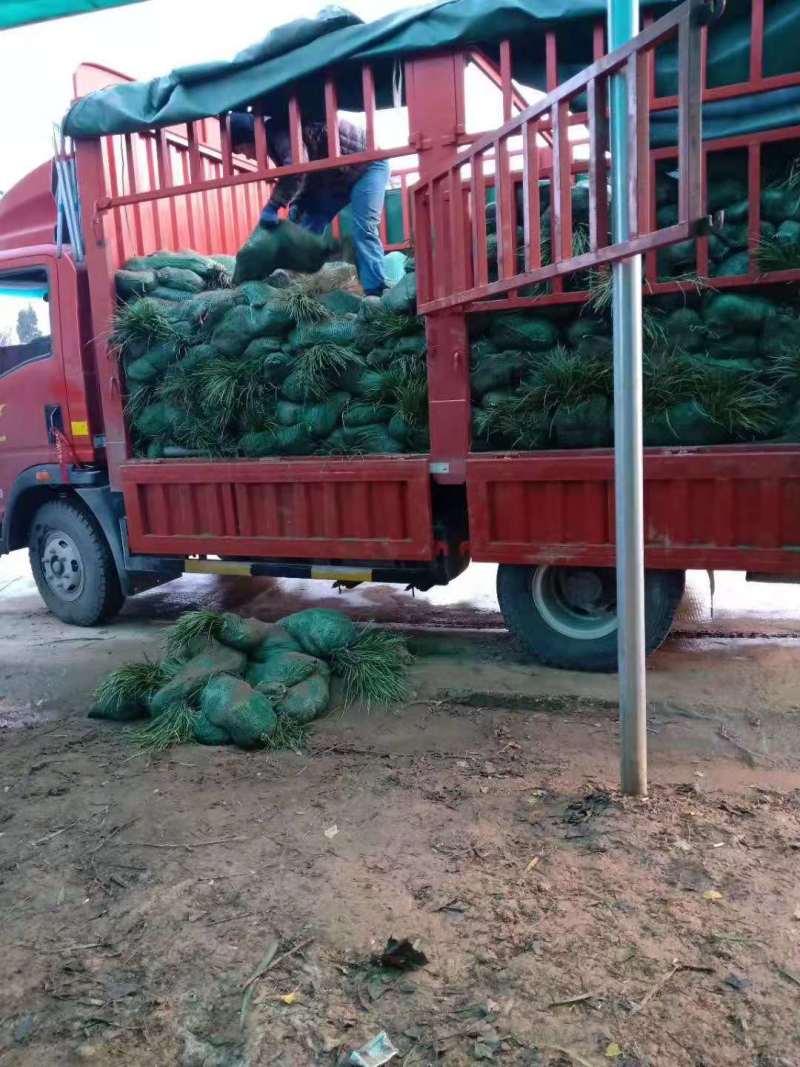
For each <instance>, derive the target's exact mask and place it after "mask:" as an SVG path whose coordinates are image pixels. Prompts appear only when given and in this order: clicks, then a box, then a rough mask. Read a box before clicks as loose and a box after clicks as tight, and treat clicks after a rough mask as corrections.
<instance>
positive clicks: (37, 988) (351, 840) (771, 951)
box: [0, 561, 800, 1067]
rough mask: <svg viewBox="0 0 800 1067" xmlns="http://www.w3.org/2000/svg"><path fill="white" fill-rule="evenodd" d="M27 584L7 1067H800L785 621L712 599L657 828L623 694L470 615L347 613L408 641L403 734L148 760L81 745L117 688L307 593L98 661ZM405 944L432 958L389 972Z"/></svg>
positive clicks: (381, 713)
mask: <svg viewBox="0 0 800 1067" xmlns="http://www.w3.org/2000/svg"><path fill="white" fill-rule="evenodd" d="M5 566H6V571H5V572H3V571H2V570H0V594H2V596H0V745H1V746H2V748H1V749H0V953H2V956H1V957H0V958H2V964H0V975H2V982H1V983H0V1065H2V1067H11V1065H14V1067H17V1065H24V1067H31V1065H36V1067H40V1065H41V1067H49V1065H51V1064H52V1065H68V1064H73V1063H75V1064H82V1063H84V1062H86V1063H95V1064H103V1065H104V1064H112V1063H125V1064H128V1065H132V1067H138V1065H142V1067H144V1065H147V1067H152V1065H172V1064H175V1065H180V1067H261V1065H268V1064H281V1065H286V1067H316V1065H326V1067H333V1065H335V1064H344V1063H345V1062H346V1061H347V1058H348V1055H349V1053H350V1051H351V1050H353V1049H355V1048H358V1047H359V1046H361V1045H363V1044H364V1043H365V1042H366V1041H368V1040H369V1039H370V1038H372V1037H374V1036H375V1035H376V1034H378V1033H379V1032H380V1031H386V1032H387V1034H388V1035H389V1037H390V1038H391V1040H392V1041H393V1043H394V1045H395V1046H396V1047H397V1048H398V1050H399V1055H398V1056H397V1057H396V1058H395V1059H393V1060H392V1061H391V1062H392V1064H394V1063H397V1064H398V1065H399V1064H406V1065H409V1067H410V1065H415V1067H422V1065H427V1064H437V1065H438V1064H445V1065H448V1067H449V1065H452V1067H459V1065H462V1064H463V1065H466V1064H473V1063H477V1062H483V1061H485V1062H497V1063H500V1064H514V1065H521V1067H539V1065H541V1067H586V1065H589V1067H601V1065H603V1064H606V1065H608V1064H616V1065H617V1067H634V1065H637V1067H644V1065H652V1067H797V1065H798V1064H800V1010H798V1009H800V879H798V869H800V718H799V714H798V706H800V700H798V697H797V669H798V639H797V637H796V636H794V628H795V622H794V619H793V618H792V616H791V611H788V610H787V611H786V612H784V614H783V615H782V614H781V612H780V611H779V612H777V613H775V612H773V613H772V614H769V612H766V609H765V612H766V614H763V613H762V616H760V617H758V618H756V617H755V616H753V615H748V614H747V612H746V611H743V610H741V609H740V610H738V612H734V611H730V612H728V614H727V615H726V614H725V612H724V611H723V613H722V616H721V617H720V616H718V617H717V619H716V620H711V619H709V618H708V617H707V613H706V614H705V615H704V611H705V609H704V608H703V607H702V604H701V605H700V607H698V602H697V601H695V602H694V605H692V603H691V602H690V603H689V604H688V607H687V612H686V615H685V617H684V619H683V621H682V623H681V625H680V626H679V628H678V634H677V636H676V637H674V638H673V639H672V640H671V641H670V642H668V644H667V645H666V646H665V647H664V649H662V650H661V651H660V652H659V653H658V654H657V655H656V656H654V657H653V658H652V659H651V661H650V665H649V671H648V681H649V692H650V697H651V707H650V760H651V782H652V785H651V790H650V797H649V799H648V800H647V801H637V800H630V799H623V798H621V797H620V796H619V795H618V794H617V793H616V792H615V788H616V783H617V775H618V770H617V758H618V757H617V744H618V728H617V724H616V706H615V680H614V679H613V678H609V677H604V676H592V675H572V674H568V673H563V672H555V671H549V670H546V669H543V668H538V667H535V666H533V665H531V664H529V663H526V662H525V661H524V660H523V659H522V657H521V656H520V654H519V653H518V651H517V650H516V649H515V648H514V646H513V644H512V643H511V642H510V639H509V638H508V636H507V635H506V634H505V633H503V632H502V631H501V630H500V629H499V627H500V625H501V624H500V621H499V619H498V618H497V617H496V616H495V615H493V614H492V613H491V611H488V610H485V609H484V608H479V607H476V600H475V598H474V596H472V594H470V596H467V597H466V598H465V600H464V602H463V603H459V602H456V603H455V604H451V605H449V606H447V605H444V604H440V605H439V606H436V605H435V604H434V605H431V604H427V605H426V602H425V601H424V600H422V601H418V602H417V606H416V607H414V606H412V607H411V608H410V609H409V610H408V611H407V612H406V613H405V614H400V615H398V613H397V612H396V611H394V610H393V609H392V607H391V605H392V604H394V600H393V599H392V598H391V597H390V598H388V599H386V598H385V597H384V598H381V596H380V594H379V593H377V591H376V593H375V599H374V600H373V601H372V602H370V600H369V599H368V598H366V597H363V598H362V599H361V600H360V601H359V600H357V601H355V603H353V602H351V601H348V600H345V599H343V598H340V599H338V600H337V601H336V606H340V607H342V608H344V609H347V608H348V606H350V609H351V610H352V611H353V614H354V615H356V616H359V617H367V616H369V615H375V616H378V617H382V618H384V620H386V621H389V622H395V623H397V624H400V625H403V626H404V627H405V628H406V629H407V631H408V632H409V636H410V640H411V643H412V647H413V648H414V651H415V652H416V653H417V656H418V659H417V663H416V666H415V667H414V671H413V689H414V699H413V700H412V701H410V702H409V703H408V704H407V705H406V706H403V707H396V708H392V709H389V710H386V709H384V710H374V709H373V710H372V711H367V710H366V709H362V708H353V709H350V710H349V711H348V712H347V713H346V714H341V713H338V712H334V713H333V714H331V715H330V716H328V717H327V718H325V719H324V720H321V721H320V722H319V723H317V724H316V725H315V729H314V732H313V734H312V736H311V739H310V743H309V746H308V749H307V750H306V751H305V752H302V753H299V754H298V753H277V754H265V753H255V754H253V753H251V754H248V753H242V752H237V751H231V750H225V749H213V748H201V747H199V746H184V747H181V748H179V749H177V750H174V751H172V752H171V753H167V754H164V755H161V756H157V757H149V756H143V755H141V754H140V752H139V750H138V749H137V748H136V747H135V745H134V744H133V742H132V739H131V735H130V727H125V726H117V725H112V724H104V723H97V722H93V721H90V720H87V719H86V717H85V716H86V711H87V707H88V700H89V694H90V692H91V689H92V688H93V686H94V684H95V683H96V681H97V680H98V679H99V678H100V677H101V676H102V675H103V674H104V673H105V672H106V671H107V670H109V669H111V668H112V667H114V666H116V665H117V664H118V663H120V662H122V661H123V660H125V659H127V658H130V657H131V655H133V654H136V655H139V654H141V653H142V652H152V653H155V652H156V651H157V649H158V646H159V642H160V641H161V640H162V638H163V634H164V630H165V628H166V626H167V624H168V622H169V620H170V619H171V618H174V616H175V615H176V614H177V613H178V612H179V611H180V610H183V609H184V608H186V607H187V606H193V605H194V604H197V603H206V604H207V603H220V604H221V603H224V604H226V605H229V606H234V607H238V608H239V609H240V610H243V611H244V610H246V611H252V612H253V613H255V614H258V615H260V616H261V617H263V618H270V617H277V616H279V615H280V614H282V613H283V612H285V611H286V610H290V609H292V608H294V607H295V606H297V603H295V602H293V601H292V599H291V594H288V593H287V592H286V591H285V589H284V588H283V587H282V586H281V587H280V588H279V587H277V586H276V585H275V583H272V584H270V583H267V582H264V583H248V584H247V585H245V584H243V583H237V582H235V581H234V582H231V581H219V580H216V579H213V580H208V581H206V580H205V579H203V580H198V581H197V582H194V583H188V584H179V585H175V586H171V587H165V588H164V589H162V590H157V591H154V592H153V593H151V594H148V595H147V596H146V597H144V598H142V599H141V600H140V601H138V602H133V603H131V604H130V605H129V606H128V607H127V608H126V612H125V614H124V616H123V618H122V619H121V620H120V621H119V622H117V623H115V624H113V625H109V626H107V627H103V628H98V629H97V630H94V631H81V632H76V631H75V630H70V629H69V628H67V627H64V626H62V625H61V624H59V623H58V622H56V621H55V620H53V619H52V618H51V617H50V616H48V615H47V614H46V613H45V612H44V610H43V609H42V607H41V605H40V604H39V602H38V601H37V600H36V598H35V596H34V595H33V594H32V591H31V589H30V585H29V582H28V579H27V577H26V576H25V574H24V572H23V570H21V569H19V566H18V561H17V563H15V564H7V563H6V564H5ZM14 567H17V570H19V573H17V572H16V571H15V570H14ZM5 582H10V583H11V585H10V586H8V587H5V586H4V583H5ZM4 588H5V593H4V594H3V589H4ZM304 603H308V601H307V600H306V601H304ZM425 607H427V611H423V609H424V608H425ZM418 610H419V615H416V614H415V612H417V611H418ZM767 614H769V618H767ZM448 619H450V620H453V619H455V620H456V621H457V622H458V624H459V625H460V626H461V627H464V629H462V630H460V631H456V630H445V629H442V630H440V631H437V632H424V631H421V630H420V629H419V628H418V625H417V624H419V623H421V622H423V621H426V622H430V620H433V621H434V623H436V624H437V625H439V626H442V627H444V626H445V625H446V623H447V620H448ZM415 627H416V628H415ZM741 633H747V634H751V635H754V634H760V635H765V634H768V635H769V636H750V637H748V638H741V637H739V638H733V637H732V636H731V635H732V634H741ZM389 938H396V939H399V940H402V939H404V938H408V939H410V940H411V941H413V942H414V943H415V944H417V946H418V948H419V949H421V950H422V951H423V952H424V953H425V956H426V957H427V963H425V964H424V965H421V966H418V967H416V968H415V969H411V970H406V971H404V970H400V969H392V968H385V967H381V966H380V965H379V963H377V962H376V961H375V957H377V956H379V955H380V953H381V952H382V950H383V949H384V946H385V945H386V942H387V940H388V939H389ZM265 961H266V962H265ZM261 971H263V972H264V973H263V974H261V975H260V976H259V977H256V978H255V979H254V980H253V982H252V983H251V984H250V985H249V986H248V980H249V979H250V978H251V977H252V976H254V975H259V972H261Z"/></svg>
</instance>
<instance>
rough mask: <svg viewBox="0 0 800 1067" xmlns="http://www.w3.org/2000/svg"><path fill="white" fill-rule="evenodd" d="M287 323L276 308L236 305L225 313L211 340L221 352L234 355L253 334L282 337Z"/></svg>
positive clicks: (285, 318) (287, 326)
mask: <svg viewBox="0 0 800 1067" xmlns="http://www.w3.org/2000/svg"><path fill="white" fill-rule="evenodd" d="M289 326H290V320H289V317H288V316H287V315H286V313H285V312H283V311H281V310H280V309H279V308H275V307H271V306H269V305H268V306H266V307H263V308H254V307H248V306H246V305H243V306H237V307H234V308H231V310H230V311H228V312H227V313H226V314H225V316H224V318H223V319H222V321H221V322H220V323H219V325H218V326H217V327H216V329H215V330H214V332H213V334H212V335H211V343H212V345H213V346H214V348H216V349H217V351H219V352H221V353H222V355H224V356H238V355H240V354H241V353H242V352H243V351H244V350H245V348H247V346H248V344H249V343H250V341H252V340H253V339H254V338H255V337H276V338H277V337H282V336H283V335H284V334H285V333H286V331H287V330H288V328H289Z"/></svg>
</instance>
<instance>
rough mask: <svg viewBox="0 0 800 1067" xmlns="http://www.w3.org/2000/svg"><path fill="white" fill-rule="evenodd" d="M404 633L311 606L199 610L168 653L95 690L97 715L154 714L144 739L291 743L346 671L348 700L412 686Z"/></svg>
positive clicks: (388, 697)
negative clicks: (263, 612) (264, 614)
mask: <svg viewBox="0 0 800 1067" xmlns="http://www.w3.org/2000/svg"><path fill="white" fill-rule="evenodd" d="M410 658H411V657H410V655H409V653H408V650H407V648H406V644H405V640H404V639H403V638H402V637H401V636H398V635H396V634H392V633H389V632H386V631H383V630H378V629H376V628H374V627H372V626H357V625H356V624H355V623H353V622H352V621H351V620H350V619H349V618H348V617H347V616H346V615H343V614H341V613H340V612H337V611H329V610H326V609H321V608H312V609H309V610H307V611H300V612H297V613H295V614H293V615H287V616H286V617H285V618H283V619H281V620H279V621H278V622H277V623H265V622H261V621H260V620H258V619H245V618H242V617H240V616H239V615H236V614H233V613H232V612H224V613H217V612H212V611H192V612H187V613H186V614H184V615H183V616H182V617H181V618H180V619H179V620H178V621H177V623H176V624H175V626H174V627H173V628H172V630H171V632H170V634H169V637H168V639H167V644H166V653H165V656H164V658H163V660H161V661H152V660H147V659H145V660H143V661H141V662H137V663H128V664H125V665H124V666H122V667H121V668H119V669H118V670H116V671H114V672H112V674H110V675H109V676H108V677H107V678H106V679H105V680H104V681H103V682H102V683H101V684H100V686H99V687H98V689H97V690H96V692H95V702H94V706H93V708H92V710H91V711H90V713H89V714H90V717H91V718H97V719H110V720H114V721H116V722H129V721H132V720H135V719H147V720H148V722H147V723H146V725H145V726H144V727H143V728H142V729H141V730H140V731H139V734H138V738H139V740H140V742H141V743H142V744H143V745H144V746H146V747H150V748H155V749H162V748H167V747H168V746H169V745H171V744H176V743H180V742H183V741H189V740H194V741H198V742H200V743H201V744H208V745H224V744H233V745H237V746H238V747H240V748H247V749H250V748H260V747H275V748H278V747H285V746H287V745H290V746H291V745H292V744H293V742H296V741H297V739H298V738H301V737H302V733H303V730H304V729H305V727H306V726H307V724H308V723H310V722H311V721H312V720H313V719H315V718H317V717H318V716H319V715H321V714H322V713H323V712H324V711H325V710H326V709H327V708H328V705H329V703H330V700H331V682H332V678H334V677H336V678H339V679H341V693H342V698H343V700H344V702H345V704H348V703H350V702H351V701H353V700H360V701H364V702H366V703H371V702H379V703H388V702H392V701H397V700H402V699H403V697H404V696H405V695H406V671H407V668H408V665H409V662H410Z"/></svg>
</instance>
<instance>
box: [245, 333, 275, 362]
mask: <svg viewBox="0 0 800 1067" xmlns="http://www.w3.org/2000/svg"><path fill="white" fill-rule="evenodd" d="M282 349H283V343H282V342H281V341H280V340H279V339H278V338H277V337H256V338H255V340H253V341H251V342H250V344H249V345H248V346H247V348H245V350H244V352H243V354H242V355H243V358H244V359H252V360H256V359H266V358H267V357H268V356H274V355H276V353H278V352H281V351H282Z"/></svg>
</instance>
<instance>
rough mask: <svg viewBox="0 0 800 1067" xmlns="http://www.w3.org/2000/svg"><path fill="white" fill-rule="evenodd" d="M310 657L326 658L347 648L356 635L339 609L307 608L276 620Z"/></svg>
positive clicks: (356, 631) (351, 625)
mask: <svg viewBox="0 0 800 1067" xmlns="http://www.w3.org/2000/svg"><path fill="white" fill-rule="evenodd" d="M278 625H279V626H282V627H283V629H284V630H286V631H287V632H288V633H289V634H291V636H292V637H293V638H294V639H295V640H296V641H297V642H298V643H299V644H300V647H301V648H302V649H303V651H304V652H307V653H308V655H309V656H316V657H318V658H321V659H326V658H327V657H328V656H330V655H331V654H332V653H333V652H336V651H338V649H340V648H347V647H348V646H349V645H351V644H353V642H354V641H355V640H356V638H357V637H358V630H357V628H356V626H355V624H354V623H353V622H352V620H351V619H348V617H347V616H346V615H343V614H342V613H341V612H340V611H329V610H328V609H326V608H309V609H307V610H306V611H298V612H295V614H294V615H287V616H286V617H285V618H283V619H279V620H278Z"/></svg>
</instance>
